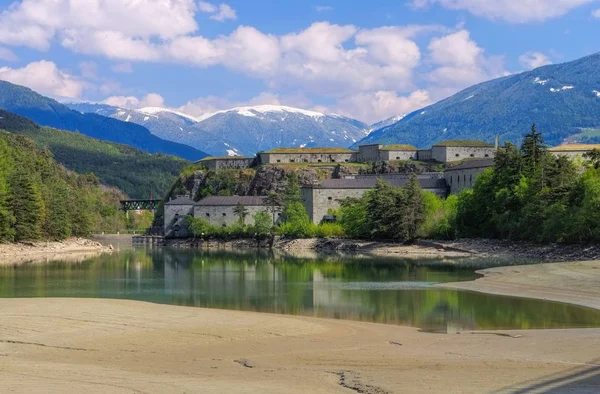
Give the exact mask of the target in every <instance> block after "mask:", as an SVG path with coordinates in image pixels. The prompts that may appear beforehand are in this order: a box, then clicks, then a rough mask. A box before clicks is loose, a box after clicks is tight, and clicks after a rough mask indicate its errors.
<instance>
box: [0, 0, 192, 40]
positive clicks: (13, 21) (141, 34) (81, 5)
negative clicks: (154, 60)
mask: <svg viewBox="0 0 600 394" xmlns="http://www.w3.org/2000/svg"><path fill="white" fill-rule="evenodd" d="M195 11H196V4H195V2H194V0H169V1H164V0H103V1H74V0H23V1H21V2H17V3H15V4H13V5H12V6H11V7H9V8H8V9H7V10H6V11H4V12H2V14H0V42H3V43H5V44H12V45H25V46H30V47H32V48H36V49H48V47H49V45H50V42H51V40H52V39H53V38H54V37H55V36H57V35H62V34H63V33H65V32H67V33H68V34H67V36H68V38H69V39H70V40H71V41H72V40H75V39H76V37H79V36H83V37H93V36H94V35H95V34H93V33H96V34H106V35H113V36H115V35H121V36H122V37H130V38H131V37H135V38H143V39H148V38H150V37H158V38H161V39H170V38H174V37H177V36H180V35H183V34H191V33H193V32H195V31H196V30H197V28H198V25H197V24H196V20H195V19H194V14H195Z"/></svg>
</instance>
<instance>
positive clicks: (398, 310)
mask: <svg viewBox="0 0 600 394" xmlns="http://www.w3.org/2000/svg"><path fill="white" fill-rule="evenodd" d="M498 264H499V263H498V262H497V261H492V260H488V261H486V260H462V261H456V260H453V261H447V260H446V261H442V260H439V259H438V260H435V259H429V260H414V259H413V260H400V259H384V258H366V257H364V258H363V257H352V256H337V255H336V256H320V257H316V258H313V257H307V258H299V257H290V256H285V255H273V254H269V253H266V252H256V251H248V252H243V253H242V252H239V253H231V252H229V253H224V252H210V253H209V252H202V251H192V250H176V249H167V248H165V249H145V248H141V249H127V248H126V249H124V250H122V251H119V252H115V253H113V254H105V255H101V256H98V257H95V258H91V259H88V260H85V261H83V262H80V263H72V262H61V261H54V262H50V263H46V264H20V265H14V266H3V267H0V297H90V298H115V299H131V300H141V301H150V302H156V303H164V304H173V305H185V306H197V307H209V308H220V309H234V310H247V311H257V312H270V313H284V314H296V315H305V316H316V317H327V318H335V319H350V320H361V321H370V322H378V323H387V324H398V325H410V326H415V327H419V328H423V329H426V330H432V331H448V332H455V331H460V330H488V329H534V328H575V327H600V311H598V310H595V309H590V308H584V307H579V306H574V305H568V304H563V303H556V302H548V301H543V300H533V299H525V298H519V297H504V296H496V295H488V294H481V293H472V292H466V291H458V290H445V289H440V288H437V287H433V285H435V284H439V283H448V282H457V281H469V280H474V279H476V278H477V277H478V275H477V274H476V273H475V270H476V269H480V268H485V267H489V266H494V265H498Z"/></svg>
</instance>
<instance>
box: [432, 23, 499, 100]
mask: <svg viewBox="0 0 600 394" xmlns="http://www.w3.org/2000/svg"><path fill="white" fill-rule="evenodd" d="M428 49H429V57H430V59H431V62H432V63H433V64H434V65H435V68H434V69H433V70H432V71H431V72H430V73H429V74H428V75H427V79H428V80H429V81H430V82H431V83H432V84H433V86H432V87H431V88H430V94H431V96H432V99H434V100H437V99H441V98H444V97H447V96H449V95H451V94H453V93H456V92H457V91H458V90H461V89H463V88H466V87H468V86H471V85H473V84H476V83H479V82H483V81H486V80H489V79H492V78H497V77H500V76H503V75H506V71H505V70H504V59H503V57H501V56H491V57H486V56H485V55H484V52H485V51H484V50H483V48H481V47H479V45H477V43H476V42H475V41H473V40H471V35H470V33H469V32H468V31H467V30H464V29H463V30H460V31H457V32H455V33H451V34H448V35H446V36H444V37H440V38H434V39H432V40H431V41H430V43H429V47H428Z"/></svg>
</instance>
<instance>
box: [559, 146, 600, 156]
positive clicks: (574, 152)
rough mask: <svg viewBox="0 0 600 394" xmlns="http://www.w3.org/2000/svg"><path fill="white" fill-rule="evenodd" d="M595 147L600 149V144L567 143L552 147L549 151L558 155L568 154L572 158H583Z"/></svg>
mask: <svg viewBox="0 0 600 394" xmlns="http://www.w3.org/2000/svg"><path fill="white" fill-rule="evenodd" d="M594 149H598V150H600V144H565V145H560V146H557V147H555V148H550V149H548V151H549V152H550V153H552V154H554V155H556V156H567V157H568V158H570V159H576V158H580V159H583V155H584V154H586V153H587V152H591V151H593V150H594Z"/></svg>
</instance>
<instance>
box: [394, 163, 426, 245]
mask: <svg viewBox="0 0 600 394" xmlns="http://www.w3.org/2000/svg"><path fill="white" fill-rule="evenodd" d="M404 192H405V196H404V197H405V198H404V201H403V203H404V206H402V226H401V231H402V233H401V234H400V238H401V239H403V240H409V241H412V240H414V239H415V238H417V235H418V233H419V229H420V228H421V226H422V225H423V223H425V220H426V219H427V214H426V212H425V204H424V199H423V189H421V185H420V184H419V180H418V179H417V176H416V175H415V174H412V176H411V178H410V180H409V181H408V183H407V184H406V185H405V186H404Z"/></svg>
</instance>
